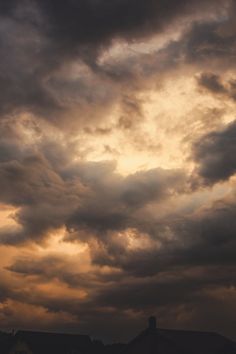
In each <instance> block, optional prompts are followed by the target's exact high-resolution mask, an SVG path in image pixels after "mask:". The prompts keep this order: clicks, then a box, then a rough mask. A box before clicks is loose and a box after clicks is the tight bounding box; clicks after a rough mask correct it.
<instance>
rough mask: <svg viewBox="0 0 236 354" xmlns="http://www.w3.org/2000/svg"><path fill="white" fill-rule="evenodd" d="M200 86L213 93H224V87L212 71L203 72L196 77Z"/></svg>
mask: <svg viewBox="0 0 236 354" xmlns="http://www.w3.org/2000/svg"><path fill="white" fill-rule="evenodd" d="M198 83H199V85H200V86H202V87H204V88H206V89H207V90H209V91H212V92H213V93H219V94H222V93H226V88H225V87H224V85H223V84H222V83H221V80H220V77H219V76H218V75H216V74H213V73H203V74H202V75H201V76H200V78H199V79H198Z"/></svg>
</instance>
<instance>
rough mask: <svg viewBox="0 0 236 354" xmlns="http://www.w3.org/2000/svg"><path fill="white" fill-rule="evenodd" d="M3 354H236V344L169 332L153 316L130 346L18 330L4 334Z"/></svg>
mask: <svg viewBox="0 0 236 354" xmlns="http://www.w3.org/2000/svg"><path fill="white" fill-rule="evenodd" d="M0 350H1V354H19V353H20V354H52V353H57V354H209V353H211V354H219V353H224V354H235V353H236V342H233V341H232V340H230V339H228V338H225V337H223V336H221V335H219V334H217V333H214V332H197V331H183V330H182V331H181V330H178V331H177V330H173V329H172V330H166V329H160V328H157V326H156V318H155V317H154V316H151V317H150V318H149V320H148V326H147V328H146V329H145V330H143V331H142V332H140V333H139V334H138V335H136V336H135V338H133V339H131V340H130V341H129V342H128V343H113V344H107V345H105V344H104V343H103V342H102V341H99V340H94V339H92V338H90V337H89V336H88V335H80V334H76V335H75V334H74V335H73V334H63V333H50V332H33V331H17V332H13V333H11V334H7V333H0Z"/></svg>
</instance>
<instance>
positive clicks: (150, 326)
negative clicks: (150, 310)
mask: <svg viewBox="0 0 236 354" xmlns="http://www.w3.org/2000/svg"><path fill="white" fill-rule="evenodd" d="M148 329H149V330H151V331H156V329H157V321H156V317H155V316H151V317H149V319H148Z"/></svg>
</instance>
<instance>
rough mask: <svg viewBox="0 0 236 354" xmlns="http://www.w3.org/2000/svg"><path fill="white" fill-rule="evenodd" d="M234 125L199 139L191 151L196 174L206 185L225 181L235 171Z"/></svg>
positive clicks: (235, 137)
mask: <svg viewBox="0 0 236 354" xmlns="http://www.w3.org/2000/svg"><path fill="white" fill-rule="evenodd" d="M235 142H236V123H235V122H232V123H230V124H228V125H227V126H226V127H224V128H223V129H221V130H219V131H214V132H212V133H209V134H207V135H205V136H203V137H202V138H201V140H200V141H198V142H197V143H196V144H195V146H194V149H193V155H194V159H195V161H196V162H197V164H198V170H197V172H198V174H199V175H200V176H201V177H202V178H203V179H204V180H205V181H206V182H207V183H216V182H217V181H224V180H227V179H228V178H229V177H231V176H232V175H234V173H235V170H236V160H235V153H236V145H235Z"/></svg>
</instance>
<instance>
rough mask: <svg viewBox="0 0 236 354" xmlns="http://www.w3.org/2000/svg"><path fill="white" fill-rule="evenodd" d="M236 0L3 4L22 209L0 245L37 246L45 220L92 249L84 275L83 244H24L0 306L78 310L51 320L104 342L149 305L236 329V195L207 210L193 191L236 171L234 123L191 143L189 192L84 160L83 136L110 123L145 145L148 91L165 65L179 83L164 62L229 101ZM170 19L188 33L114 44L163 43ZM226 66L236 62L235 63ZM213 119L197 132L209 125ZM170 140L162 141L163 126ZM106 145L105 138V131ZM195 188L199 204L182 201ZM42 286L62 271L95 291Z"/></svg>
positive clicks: (11, 194) (177, 184)
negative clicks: (57, 249)
mask: <svg viewBox="0 0 236 354" xmlns="http://www.w3.org/2000/svg"><path fill="white" fill-rule="evenodd" d="M231 3H232V4H231V5H232V8H230V7H229V8H228V12H227V11H226V10H227V6H228V5H230V2H228V1H219V2H218V4H217V6H216V5H215V1H194V0H192V1H185V0H178V1H177V0H174V1H173V0H171V1H162V0H159V1H153V0H146V1H144V0H141V1H137V0H131V1H125V0H112V1H105V0H96V1H95V0H78V1H72V0H69V1H67V2H65V1H61V0H59V1H58V0H57V1H56V0H55V1H54V0H47V1H46V0H41V1H21V2H19V1H16V0H11V1H10V0H9V1H8V2H7V3H5V4H3V3H2V4H0V12H1V25H0V52H1V54H2V55H1V56H0V90H1V97H0V116H1V121H0V138H1V140H0V186H1V188H0V201H1V203H4V204H6V205H10V206H12V207H15V208H17V209H16V213H15V215H14V218H15V221H16V223H17V224H18V225H16V226H11V225H9V226H7V227H4V228H1V229H0V243H1V244H4V245H7V246H4V247H9V248H7V249H8V250H11V251H12V250H14V252H16V251H17V250H19V249H20V250H24V247H27V246H29V245H28V244H27V242H29V241H30V242H31V247H32V243H35V242H37V243H40V247H42V248H44V247H46V243H44V241H46V240H47V237H48V236H49V234H50V232H51V231H55V230H58V229H60V228H62V227H64V228H65V230H66V236H65V239H64V241H62V242H71V243H73V242H74V245H75V247H76V245H77V244H76V242H78V241H79V242H84V243H86V245H87V247H88V254H89V257H88V258H89V259H90V261H91V264H90V268H91V269H89V270H88V272H86V273H85V272H84V271H83V270H82V269H79V267H77V268H76V267H74V265H75V264H76V265H77V266H78V264H79V262H80V259H79V257H80V255H78V256H73V257H72V256H71V257H70V258H69V257H66V256H65V255H59V256H57V255H55V254H54V253H53V252H52V254H50V255H47V256H40V254H37V255H35V257H34V256H32V255H31V251H32V253H34V252H35V251H34V250H33V249H28V253H27V255H24V254H21V252H19V251H18V254H17V255H16V256H12V257H13V258H12V259H11V260H10V261H9V262H8V264H6V265H5V266H4V270H3V273H4V275H2V274H1V278H0V301H1V302H2V303H3V304H6V303H7V301H8V300H9V301H15V302H17V303H20V304H21V305H26V306H35V307H36V308H38V307H39V308H40V309H41V310H42V309H43V311H45V313H47V314H49V315H50V314H57V315H58V316H62V313H63V314H64V313H66V314H67V315H69V316H70V318H73V320H74V322H73V321H72V323H71V322H69V323H64V322H63V320H62V321H61V320H60V321H59V320H58V318H59V317H57V320H56V323H55V322H53V329H54V330H55V328H62V329H63V330H70V331H77V332H78V331H81V332H84V331H85V332H89V333H90V334H94V335H98V336H102V337H103V338H104V337H106V336H108V337H109V339H110V340H111V338H113V336H115V334H116V335H117V333H118V336H120V338H122V339H124V338H125V337H126V336H127V337H128V338H129V336H130V334H131V332H132V330H130V326H133V328H134V332H135V331H136V330H138V329H141V328H142V327H143V321H144V318H146V316H148V315H150V313H155V312H156V313H157V315H158V317H159V322H160V324H161V325H163V326H170V327H171V326H173V325H176V327H182V326H187V327H192V328H193V327H194V326H198V325H199V326H200V327H201V328H204V329H210V328H211V329H212V328H214V326H216V327H217V328H221V329H222V331H224V332H225V333H231V334H232V332H233V330H232V328H234V322H235V319H234V313H235V311H233V310H234V308H235V305H234V303H233V301H232V298H233V296H234V295H235V281H234V278H235V277H234V274H235V249H236V244H235V237H234V235H235V232H236V223H235V212H236V210H235V209H236V206H235V205H236V203H235V198H234V195H231V196H227V197H225V198H222V199H221V200H218V201H214V202H212V203H211V205H210V202H209V205H208V207H206V204H207V202H206V201H204V200H203V201H202V202H201V203H202V204H201V208H200V207H199V206H195V204H196V205H200V202H199V199H204V198H205V197H204V196H202V194H199V195H198V192H199V190H198V188H199V189H200V190H201V188H205V190H206V189H207V187H209V186H211V185H213V184H215V183H218V182H221V181H226V180H227V179H229V178H230V177H231V176H233V175H234V174H235V170H236V160H235V157H234V156H236V143H235V141H236V123H235V122H232V123H230V124H228V125H226V126H224V127H223V128H222V129H218V128H217V130H214V131H211V132H210V133H207V134H203V135H202V137H201V139H200V140H199V139H198V141H197V142H196V143H195V144H194V146H193V150H192V156H191V158H192V160H193V161H192V162H193V163H195V164H196V168H195V171H194V176H192V177H191V181H193V182H194V183H195V182H196V181H197V183H195V185H196V187H195V190H194V192H193V191H192V190H190V189H189V185H188V182H187V181H188V177H187V176H186V172H185V171H183V170H181V169H164V168H153V169H149V170H148V169H146V170H141V171H139V172H136V173H132V174H129V175H127V176H122V175H121V174H119V173H117V172H116V162H115V161H112V162H111V161H100V162H89V161H86V159H84V160H82V158H83V157H84V156H82V153H80V152H78V150H79V149H81V150H83V149H86V146H85V147H84V146H83V145H84V141H83V139H82V137H81V135H83V134H85V137H86V139H88V140H89V139H91V141H92V140H93V139H94V136H95V137H97V136H99V137H101V136H102V137H104V139H105V137H106V136H107V135H109V134H111V133H113V132H114V130H115V131H116V132H117V131H119V132H120V131H124V132H125V134H126V133H127V134H129V135H128V136H129V139H132V138H133V139H134V140H135V139H136V140H139V141H138V142H137V145H138V144H139V146H141V145H142V144H143V141H144V142H147V144H148V143H149V145H150V142H149V137H148V134H147V137H146V138H145V139H146V140H145V139H144V140H142V139H141V138H139V136H138V137H133V136H134V135H135V134H136V131H135V129H136V128H137V127H138V126H139V125H140V126H141V125H142V123H143V122H144V121H145V119H146V115H147V114H148V109H147V112H146V111H145V109H144V105H143V100H144V101H145V98H144V99H143V98H141V95H139V93H140V91H142V90H143V91H145V90H146V89H147V88H149V89H150V87H152V89H153V88H155V90H157V89H160V88H161V84H162V82H163V81H164V79H165V78H170V79H171V80H172V82H174V80H175V75H173V77H172V76H171V75H172V74H173V73H174V72H176V71H177V69H180V73H181V75H182V74H183V73H184V70H186V71H188V69H189V68H190V69H189V70H190V72H191V75H192V72H193V71H194V74H193V75H195V76H196V77H198V84H199V86H200V87H201V89H204V90H201V92H202V93H203V94H205V90H207V91H208V92H211V93H212V94H213V95H214V97H217V98H219V99H230V100H231V101H230V104H234V101H235V97H236V94H235V92H236V84H235V79H234V74H233V70H234V69H235V54H236V39H235V24H234V23H235V11H234V10H235V7H234V6H235V4H233V2H231ZM183 23H184V24H186V26H184V28H183ZM171 26H172V27H171ZM167 29H168V30H170V29H171V30H172V31H175V30H176V32H178V30H180V33H179V35H178V36H176V38H175V39H173V38H174V36H173V38H172V37H171V39H169V40H168V39H166V42H165V44H163V46H162V47H161V48H159V47H158V49H150V50H149V48H148V49H147V50H146V52H145V50H144V52H143V53H139V51H138V50H137V52H136V51H135V50H133V52H132V54H130V53H128V54H129V55H127V56H123V57H122V55H121V57H120V58H119V57H118V59H117V57H114V58H112V56H111V57H109V49H110V48H111V46H112V45H113V44H114V43H115V41H116V40H119V41H123V42H122V43H123V44H124V42H126V44H127V43H131V44H134V43H136V42H137V41H139V40H140V39H142V40H146V39H149V38H151V37H152V35H156V34H160V38H158V41H159V39H160V42H161V39H162V38H161V37H162V35H163V38H164V37H165V35H166V34H167V32H165V30H167ZM167 37H168V36H167ZM122 43H120V44H121V47H120V48H121V49H120V52H121V53H120V54H122V51H123V47H122ZM158 43H159V42H158ZM150 48H151V47H150ZM130 52H131V51H130ZM104 58H105V59H104ZM75 62H76V63H75ZM226 69H227V70H231V71H232V72H230V74H228V76H227V75H224V72H225V71H226ZM196 72H197V73H198V74H199V72H201V74H200V76H199V75H198V76H197V75H196ZM188 75H189V74H188ZM188 77H189V76H188ZM112 108H114V109H115V111H116V110H117V108H118V110H120V113H119V114H118V117H117V118H114V119H113V116H112V114H110V113H113V110H112ZM224 109H225V108H224V107H223V108H222V109H221V110H220V109H219V110H218V111H217V108H214V107H210V108H208V110H206V111H207V112H209V111H211V112H213V113H214V112H218V115H219V114H220V119H222V115H223V113H224V112H225V111H224ZM219 112H220V113H219ZM222 112H223V113H222ZM108 113H109V114H108ZM174 116H175V107H173V119H174ZM42 118H43V119H42ZM157 118H158V117H157ZM213 118H214V117H212V116H210V118H209V117H208V120H210V119H213ZM184 119H185V117H183V121H184ZM204 119H205V118H204ZM204 119H202V121H201V124H205V126H204V127H203V128H201V129H202V130H203V129H204V128H205V129H207V131H209V127H207V128H206V124H207V123H206V122H207V118H206V119H205V120H204ZM157 120H158V119H157ZM100 122H103V123H104V124H103V125H101V126H100V125H99V124H98V123H100ZM50 123H53V126H52V125H51V124H50ZM157 123H159V122H157ZM212 126H214V125H212ZM212 126H211V129H212ZM74 127H76V129H74ZM58 128H59V129H58ZM51 129H52V130H51ZM168 129H169V122H167V123H166V130H168ZM202 130H201V131H202ZM23 131H24V133H23ZM80 134H81V135H80ZM145 134H146V131H145V129H144V131H143V135H145ZM156 134H157V135H158V130H157V131H156ZM77 135H79V137H77ZM49 136H50V137H49ZM71 136H73V139H72V138H71ZM125 136H126V135H125ZM157 140H158V139H157ZM191 141H192V140H191ZM127 143H130V141H128V140H127ZM164 144H165V148H166V149H169V146H170V145H169V141H168V139H166V141H164ZM85 145H86V144H85ZM104 145H105V143H104ZM141 148H142V147H141ZM141 148H140V149H141ZM104 149H107V151H112V149H111V148H110V146H109V145H108V144H107V143H106V145H105V146H104ZM112 152H113V151H112ZM152 153H153V152H152ZM84 154H85V156H86V153H84ZM114 155H115V154H114ZM191 193H192V194H191ZM187 198H191V200H192V202H191V203H192V204H193V205H192V204H191V205H190V206H189V205H188V206H187V207H185V206H183V207H182V203H183V204H184V200H185V199H187ZM215 199H216V197H215ZM174 200H175V201H176V203H174V202H173V201H174ZM196 200H197V201H196ZM204 205H205V206H204ZM192 210H194V211H192ZM9 245H10V246H9ZM20 246H21V248H20ZM1 247H2V246H1ZM22 252H23V251H22ZM23 253H24V252H23ZM29 254H30V255H29ZM5 277H6V279H7V281H6V280H5ZM11 281H12V282H11ZM22 284H23V285H24V284H25V285H26V284H27V286H26V287H24V286H22ZM49 284H50V285H51V286H53V285H55V284H56V285H57V287H58V284H60V286H61V289H62V290H65V289H66V291H67V294H68V293H69V291H71V293H70V294H73V292H74V291H75V292H76V291H79V290H81V291H83V290H84V291H85V292H87V294H88V295H87V297H86V296H85V297H81V298H79V297H78V296H77V297H76V298H75V297H73V296H70V294H69V295H68V297H67V296H61V295H60V294H55V293H50V289H49V290H48V291H46V290H45V289H46V287H47V286H49ZM57 289H58V288H57ZM222 298H224V299H225V301H224V304H223V305H222ZM220 301H221V305H220ZM4 306H5V305H4ZM216 309H219V311H216ZM3 312H4V314H5V317H3V318H5V319H6V320H7V318H10V323H11V324H12V325H13V324H14V325H16V326H19V324H21V323H24V321H23V320H22V319H19V318H18V317H17V316H16V317H14V316H15V314H14V311H13V308H12V309H8V308H7V307H6V309H4V310H0V314H2V313H3ZM1 318H2V317H1ZM30 318H31V316H30ZM220 318H221V320H220ZM21 321H23V322H21ZM33 322H35V320H34V319H31V322H30V324H31V326H32V327H33V326H35V323H33ZM59 322H60V324H58V323H59ZM61 323H62V324H61ZM75 323H76V324H75ZM216 324H217V325H216ZM48 327H50V324H48ZM217 328H216V329H217Z"/></svg>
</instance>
